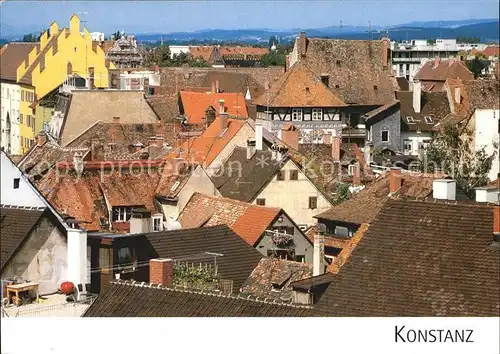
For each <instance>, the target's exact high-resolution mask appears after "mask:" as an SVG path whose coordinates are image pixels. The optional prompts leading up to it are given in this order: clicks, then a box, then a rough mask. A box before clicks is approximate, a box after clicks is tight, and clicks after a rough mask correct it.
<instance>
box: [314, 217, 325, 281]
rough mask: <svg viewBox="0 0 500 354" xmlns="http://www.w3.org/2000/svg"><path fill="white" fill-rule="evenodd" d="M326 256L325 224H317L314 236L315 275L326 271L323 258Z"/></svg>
mask: <svg viewBox="0 0 500 354" xmlns="http://www.w3.org/2000/svg"><path fill="white" fill-rule="evenodd" d="M324 258H325V225H324V224H317V225H316V235H315V236H314V253H313V276H314V277H315V276H317V275H321V274H323V273H324V272H325V270H324V267H323V259H324Z"/></svg>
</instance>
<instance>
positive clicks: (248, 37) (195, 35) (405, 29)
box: [137, 20, 499, 44]
mask: <svg viewBox="0 0 500 354" xmlns="http://www.w3.org/2000/svg"><path fill="white" fill-rule="evenodd" d="M467 21H483V20H467ZM484 21H485V20H484ZM458 22H460V21H448V24H450V25H451V23H458ZM428 23H431V22H428ZM303 30H304V31H306V33H307V36H308V37H325V38H326V37H327V38H339V39H378V38H381V37H382V36H384V35H389V37H390V38H391V39H392V40H395V41H401V40H409V39H436V38H456V37H459V36H463V37H479V38H481V41H482V42H497V41H498V40H499V22H498V21H491V20H490V21H489V22H481V23H474V24H468V25H464V26H459V27H454V28H452V27H418V26H395V27H391V28H389V29H387V30H386V29H383V28H381V27H372V28H371V29H370V31H369V30H368V28H367V27H362V26H360V27H352V26H349V27H342V29H341V28H340V27H334V26H332V27H327V28H312V29H303ZM300 31H301V29H294V30H289V31H273V30H262V29H261V30H252V29H249V30H222V29H216V30H205V31H196V32H176V33H168V34H166V35H165V36H164V39H166V40H167V41H169V42H171V43H172V42H173V43H182V42H193V41H195V42H217V41H221V42H227V41H233V42H240V43H247V44H257V43H266V42H267V41H268V40H269V37H271V36H276V37H281V38H282V40H283V41H290V40H293V39H294V38H295V37H296V36H297V35H298V34H299V32H300ZM160 38H161V35H160V34H145V35H137V39H138V40H139V41H152V42H154V41H159V40H160Z"/></svg>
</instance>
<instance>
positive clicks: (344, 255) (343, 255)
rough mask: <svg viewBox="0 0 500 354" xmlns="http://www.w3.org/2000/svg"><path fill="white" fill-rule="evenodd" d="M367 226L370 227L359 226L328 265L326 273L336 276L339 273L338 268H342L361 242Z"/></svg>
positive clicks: (365, 225)
mask: <svg viewBox="0 0 500 354" xmlns="http://www.w3.org/2000/svg"><path fill="white" fill-rule="evenodd" d="M369 226H370V225H368V224H361V226H360V227H359V228H358V230H357V231H356V233H355V234H354V235H353V236H352V237H351V238H350V239H349V240H347V242H345V244H344V245H343V246H342V247H341V248H342V251H340V253H339V254H338V255H337V256H336V257H335V259H334V260H333V262H332V263H331V264H329V265H328V268H327V269H328V272H330V273H333V274H337V273H338V272H339V271H340V268H342V266H343V265H344V264H345V263H346V262H347V260H348V259H349V257H350V256H351V253H352V252H353V251H354V249H355V248H356V246H357V245H358V243H359V241H361V239H362V238H363V236H364V235H365V233H366V231H367V230H368V227H369ZM325 246H326V242H325Z"/></svg>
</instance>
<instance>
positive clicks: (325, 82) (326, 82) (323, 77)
mask: <svg viewBox="0 0 500 354" xmlns="http://www.w3.org/2000/svg"><path fill="white" fill-rule="evenodd" d="M329 81H330V76H328V75H321V82H322V83H323V85H325V86H326V87H329V84H330V82H329Z"/></svg>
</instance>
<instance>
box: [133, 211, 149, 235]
mask: <svg viewBox="0 0 500 354" xmlns="http://www.w3.org/2000/svg"><path fill="white" fill-rule="evenodd" d="M151 231H152V230H151V212H149V211H147V210H144V211H142V210H141V211H132V216H131V217H130V233H131V234H143V233H148V232H151Z"/></svg>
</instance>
